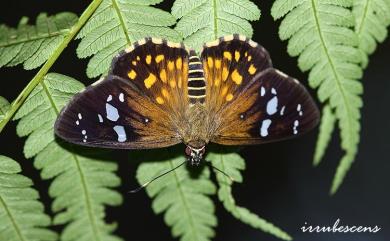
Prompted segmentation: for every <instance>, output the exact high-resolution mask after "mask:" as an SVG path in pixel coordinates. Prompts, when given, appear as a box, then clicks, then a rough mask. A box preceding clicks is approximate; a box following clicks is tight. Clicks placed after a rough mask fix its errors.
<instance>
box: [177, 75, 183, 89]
mask: <svg viewBox="0 0 390 241" xmlns="http://www.w3.org/2000/svg"><path fill="white" fill-rule="evenodd" d="M182 85H183V80H182V77H181V76H179V80H178V81H177V87H179V89H181V87H182Z"/></svg>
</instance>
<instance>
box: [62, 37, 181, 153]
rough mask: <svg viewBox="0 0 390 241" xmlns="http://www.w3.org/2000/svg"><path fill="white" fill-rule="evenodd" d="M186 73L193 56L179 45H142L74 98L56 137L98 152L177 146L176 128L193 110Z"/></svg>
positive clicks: (147, 41)
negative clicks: (189, 100)
mask: <svg viewBox="0 0 390 241" xmlns="http://www.w3.org/2000/svg"><path fill="white" fill-rule="evenodd" d="M187 72H188V52H187V51H186V50H185V49H184V48H182V46H181V45H180V44H173V43H170V42H167V41H162V40H157V39H151V38H149V39H145V40H142V41H139V42H138V43H136V44H135V45H134V46H133V47H131V48H129V49H127V50H126V51H124V52H123V53H121V54H119V55H118V57H116V58H115V59H114V61H113V64H112V67H111V70H110V74H109V75H108V76H107V77H106V78H105V79H104V80H102V81H100V82H98V83H97V84H95V85H92V86H89V87H87V89H86V90H85V91H83V92H82V93H80V94H78V95H76V96H75V97H74V98H73V99H72V101H71V102H70V103H69V104H68V106H67V107H66V108H65V109H64V110H63V111H62V112H61V114H60V116H59V118H58V120H57V122H56V126H55V130H56V133H57V135H59V136H60V137H62V138H63V139H65V140H67V141H70V142H72V143H76V144H81V145H86V146H96V147H107V148H122V149H143V148H157V147H165V146H170V145H174V144H177V143H179V142H180V141H181V139H180V136H179V135H178V133H177V125H178V124H179V123H180V122H181V120H182V119H183V118H184V113H185V110H186V107H187V105H188V96H187V94H186V93H187V92H186V86H187V74H188V73H187Z"/></svg>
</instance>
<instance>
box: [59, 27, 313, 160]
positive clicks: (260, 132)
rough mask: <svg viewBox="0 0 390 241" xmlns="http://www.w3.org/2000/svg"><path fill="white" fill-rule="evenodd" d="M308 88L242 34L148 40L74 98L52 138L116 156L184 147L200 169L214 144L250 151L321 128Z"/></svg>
mask: <svg viewBox="0 0 390 241" xmlns="http://www.w3.org/2000/svg"><path fill="white" fill-rule="evenodd" d="M318 121H319V111H318V108H317V106H316V104H315V103H314V101H313V99H312V98H311V96H310V94H309V93H308V92H307V90H306V89H305V87H304V86H303V85H302V84H300V83H299V82H298V81H297V80H296V79H294V78H291V77H289V76H288V75H286V74H284V73H282V72H281V71H279V70H277V69H275V68H273V67H272V63H271V59H270V56H269V54H268V52H267V50H266V49H265V48H263V47H262V46H260V45H259V44H257V43H255V42H254V41H252V40H250V39H248V38H246V37H245V36H242V35H238V34H235V35H230V36H225V37H221V38H219V39H217V40H215V41H212V42H209V43H206V44H204V46H203V49H202V50H201V51H200V54H199V56H198V55H197V53H196V52H195V51H194V50H191V49H189V48H187V47H185V46H184V44H182V43H173V42H170V41H166V40H161V39H157V38H145V39H143V40H140V41H138V42H136V43H135V44H134V45H132V46H131V47H129V48H127V49H126V50H124V51H122V52H121V53H119V54H118V55H117V56H116V57H115V58H114V59H113V61H112V65H111V68H110V71H109V74H108V75H107V76H106V77H105V78H104V79H102V80H100V81H98V82H96V83H95V84H93V85H91V86H89V87H87V88H86V89H85V90H84V91H82V92H81V93H79V94H77V95H76V96H74V98H73V99H72V100H71V101H70V103H69V104H68V105H67V106H66V107H65V108H64V109H63V110H62V111H61V113H60V115H59V117H58V119H57V121H56V123H55V133H56V134H57V135H58V136H59V137H61V138H62V139H65V140H66V141H68V142H71V143H75V144H79V145H84V146H90V147H103V148H115V149H151V148H163V147H168V146H172V145H176V144H178V143H181V142H183V143H184V144H185V145H186V149H185V154H186V156H187V160H188V161H189V162H190V163H191V164H192V165H198V164H199V163H200V162H201V161H202V160H203V156H204V154H205V151H206V149H205V147H206V145H207V144H208V143H209V142H213V143H218V144H222V145H253V144H262V143H268V142H273V141H277V140H282V139H287V138H291V137H294V136H298V135H301V134H303V133H305V132H307V131H309V130H310V129H312V128H313V127H315V126H316V125H317V124H318Z"/></svg>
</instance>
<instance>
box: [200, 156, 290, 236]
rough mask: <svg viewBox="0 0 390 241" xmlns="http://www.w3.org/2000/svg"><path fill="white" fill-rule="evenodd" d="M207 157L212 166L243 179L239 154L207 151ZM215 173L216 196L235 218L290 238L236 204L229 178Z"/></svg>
mask: <svg viewBox="0 0 390 241" xmlns="http://www.w3.org/2000/svg"><path fill="white" fill-rule="evenodd" d="M207 157H208V160H211V162H212V163H213V166H215V167H216V168H218V169H220V170H221V171H223V172H225V173H227V174H228V175H230V176H231V177H232V178H233V179H234V180H235V181H236V182H238V183H241V182H242V181H243V178H242V175H241V173H240V172H241V171H242V170H244V169H245V161H244V159H243V158H242V157H241V156H240V155H238V154H236V153H231V154H225V153H213V152H212V153H209V154H208V156H207ZM215 175H216V177H217V181H218V185H219V189H218V198H219V200H221V202H222V203H223V205H224V207H225V209H226V210H227V211H228V212H230V213H231V214H232V215H233V216H234V217H235V218H237V219H238V220H241V221H242V222H243V223H246V224H248V225H250V226H252V227H253V228H256V229H259V230H262V231H264V232H266V233H269V234H271V235H274V236H275V237H278V238H280V239H283V240H292V238H291V236H290V235H288V234H287V233H286V232H284V231H282V230H281V229H280V228H278V227H276V226H275V225H273V224H271V223H269V222H268V221H266V220H264V219H263V218H261V217H259V216H258V215H256V214H254V213H251V212H250V211H249V210H248V209H246V208H243V207H240V206H237V205H236V201H235V200H234V197H233V195H232V184H233V183H232V182H231V180H230V179H229V178H228V177H226V176H225V175H223V174H222V173H220V172H218V171H215Z"/></svg>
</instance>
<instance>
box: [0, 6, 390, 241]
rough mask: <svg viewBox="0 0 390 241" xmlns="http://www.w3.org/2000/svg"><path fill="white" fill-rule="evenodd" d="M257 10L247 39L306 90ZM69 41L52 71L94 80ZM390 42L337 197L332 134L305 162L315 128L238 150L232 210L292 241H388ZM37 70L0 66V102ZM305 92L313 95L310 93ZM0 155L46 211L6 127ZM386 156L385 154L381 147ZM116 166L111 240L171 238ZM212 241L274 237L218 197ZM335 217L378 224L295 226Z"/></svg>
mask: <svg viewBox="0 0 390 241" xmlns="http://www.w3.org/2000/svg"><path fill="white" fill-rule="evenodd" d="M165 2H166V3H165V4H164V5H162V4H160V5H158V6H159V7H162V8H165V9H167V10H169V9H170V7H171V4H172V3H171V2H172V1H168V0H167V1H165ZM256 3H257V5H258V6H259V7H260V8H261V10H262V17H261V19H260V21H259V22H256V23H255V24H254V25H253V26H254V32H255V35H254V37H253V39H254V40H255V41H257V42H259V43H260V44H262V45H263V46H264V47H266V48H267V49H268V50H269V52H270V54H271V57H272V60H273V63H274V66H275V67H276V68H279V69H281V70H282V71H284V72H286V73H289V75H291V76H294V77H297V78H298V79H300V80H301V81H302V82H303V83H304V84H305V85H307V81H306V79H307V74H306V73H305V74H303V73H302V72H301V71H300V70H299V69H298V68H297V60H296V59H295V58H291V57H289V56H288V54H287V53H286V44H287V43H286V42H281V41H280V40H279V38H278V35H277V33H278V24H279V23H275V22H274V21H273V20H272V17H271V16H270V13H269V12H270V8H271V1H261V2H260V1H256ZM88 4H89V1H76V0H68V1H62V2H60V1H51V0H45V1H43V0H40V1H22V0H12V1H7V3H6V4H3V5H2V6H3V7H2V9H1V10H0V23H6V24H7V25H10V26H14V27H15V26H16V25H17V23H18V21H19V19H20V18H21V17H22V16H29V17H30V21H33V22H35V18H36V16H37V15H38V14H39V13H40V12H48V13H49V14H55V13H57V12H60V11H71V12H74V13H77V14H78V15H80V14H81V13H82V11H83V9H85V7H86V6H87V5H88ZM77 44H78V41H73V42H72V43H71V44H70V46H69V47H68V48H67V49H66V50H65V52H64V53H63V54H62V55H61V57H60V58H59V59H58V61H57V62H56V63H55V65H54V66H53V67H52V68H51V71H55V72H59V73H62V74H66V75H69V76H72V77H74V78H76V79H78V80H80V81H83V82H84V83H85V84H86V85H88V84H91V83H92V82H93V80H91V79H88V78H87V77H86V75H85V69H86V65H87V61H85V60H79V59H78V58H77V57H76V54H75V48H76V47H77ZM389 54H390V39H388V40H387V41H386V42H385V43H383V44H382V45H380V46H379V47H378V49H377V51H376V52H375V54H374V55H372V56H371V62H370V65H369V67H368V68H367V70H366V71H365V75H364V78H363V82H364V86H365V93H364V95H363V99H364V107H363V109H362V120H361V123H362V131H361V143H360V151H359V155H358V156H357V158H356V162H355V163H354V165H353V166H352V168H351V171H350V173H349V174H348V176H347V178H346V180H345V182H344V184H343V186H342V187H341V189H340V190H339V192H338V193H337V194H336V195H335V196H333V197H331V196H329V194H328V193H329V189H330V185H331V181H332V178H333V175H334V173H335V170H336V167H337V165H338V161H339V160H340V158H341V156H342V154H343V152H342V151H341V150H340V147H339V137H338V134H337V132H338V130H337V131H336V134H335V135H334V136H333V139H332V142H331V144H330V146H329V149H328V151H327V153H326V155H325V158H324V160H323V163H322V164H321V165H320V166H319V167H317V168H314V167H313V166H312V156H313V151H314V147H315V142H316V138H317V134H318V129H316V130H314V131H312V132H311V133H309V134H308V135H305V136H303V137H301V138H299V139H293V140H289V141H284V142H278V143H273V144H267V145H260V146H254V147H248V148H245V149H243V150H242V151H241V154H242V156H243V157H244V158H245V159H246V163H247V169H246V171H244V173H243V174H244V177H245V182H244V184H236V185H235V186H234V195H235V197H236V199H237V202H238V204H239V205H242V206H245V207H248V208H249V209H250V210H251V211H253V212H254V213H256V214H258V215H260V216H261V217H263V218H265V219H266V220H269V221H270V222H272V223H274V224H275V225H277V226H279V227H281V228H282V229H283V230H285V231H287V232H288V233H289V234H290V235H292V236H293V237H294V238H295V240H298V241H312V240H316V241H321V240H331V241H348V240H354V241H360V240H364V241H385V240H389V238H390V230H389V225H390V215H389V214H390V213H389V211H390V210H389V203H390V195H389V189H388V184H389V181H390V175H389V174H388V172H389V171H390V163H389V157H386V156H385V153H386V149H385V148H389V140H388V138H389V136H390V121H389V118H390V114H389V103H390V94H389V93H390V80H389V74H390V69H389V64H388V63H389V61H390V56H389ZM36 71H37V70H34V71H24V70H22V67H21V66H18V67H16V68H3V69H1V71H0V81H1V85H0V88H1V89H0V95H2V96H4V97H6V98H7V99H8V100H13V99H14V98H15V97H16V96H17V94H18V93H19V92H20V91H21V90H22V89H23V87H24V86H25V85H26V84H27V83H28V81H29V80H31V78H32V77H33V76H34V74H35V73H36ZM311 93H312V95H315V92H313V91H311ZM0 143H1V144H0V146H1V152H0V153H1V154H3V155H7V156H10V157H12V158H14V159H16V160H18V161H19V162H20V163H21V164H22V166H23V169H24V174H25V175H27V176H29V177H31V178H33V180H34V182H35V186H36V187H37V188H38V189H39V191H40V194H41V197H42V200H43V201H44V202H45V204H46V207H47V210H48V212H50V208H49V206H50V202H51V200H50V198H49V197H48V196H47V188H48V185H49V183H50V182H48V181H42V180H41V179H40V177H39V172H38V171H36V170H35V169H34V168H33V166H32V160H26V159H25V158H24V157H23V154H22V153H21V150H22V149H23V144H24V140H23V139H20V138H17V137H16V134H15V122H11V123H9V124H8V125H7V127H6V128H5V130H4V131H3V133H1V135H0ZM387 151H389V149H387ZM114 153H115V155H116V156H117V158H116V159H118V163H119V166H120V171H119V175H120V176H121V178H122V181H123V185H122V186H121V187H120V192H122V193H123V194H124V204H123V205H122V207H117V208H108V210H107V216H108V219H109V220H116V221H118V222H119V228H118V229H117V231H116V233H117V234H118V235H120V236H121V237H123V238H125V240H140V241H142V240H145V241H146V240H172V238H171V235H170V230H169V228H168V227H166V226H165V224H164V222H163V218H162V216H161V215H159V216H155V215H154V214H153V212H152V210H151V207H150V204H151V201H150V199H149V198H148V197H147V196H146V193H145V192H143V191H142V192H139V193H138V194H136V195H128V194H126V192H127V191H128V190H130V189H132V188H133V187H134V186H135V185H136V181H135V178H134V176H135V170H136V167H137V165H138V164H137V163H135V162H131V161H128V160H127V158H126V155H127V153H125V152H123V151H118V152H114ZM215 201H216V205H217V215H218V218H219V226H218V228H217V230H216V231H217V236H216V238H215V240H217V241H222V240H224V241H230V240H231V241H233V240H234V241H236V240H247V241H250V240H264V241H265V240H267V241H276V240H278V239H276V238H274V237H272V236H270V235H267V234H265V233H263V232H261V231H258V230H255V229H252V228H251V227H249V226H247V225H244V224H242V223H241V222H240V221H237V220H235V219H234V218H233V217H232V216H231V215H230V214H229V213H227V212H226V211H225V210H224V209H223V207H222V205H221V204H220V203H219V201H218V200H215ZM337 218H340V219H341V221H342V224H343V225H364V226H375V225H378V226H380V227H382V230H381V231H380V232H379V233H377V234H357V233H355V234H351V233H349V234H340V233H338V234H324V233H321V234H308V233H302V232H301V231H300V227H302V225H304V223H305V222H308V223H309V224H311V225H321V226H323V225H325V226H332V225H333V223H334V222H335V221H336V219H337Z"/></svg>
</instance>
